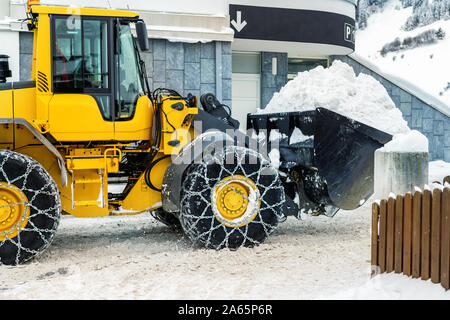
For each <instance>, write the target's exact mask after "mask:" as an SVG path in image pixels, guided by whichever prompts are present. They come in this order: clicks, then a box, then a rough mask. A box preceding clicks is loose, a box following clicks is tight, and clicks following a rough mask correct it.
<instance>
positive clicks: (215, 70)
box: [141, 39, 232, 107]
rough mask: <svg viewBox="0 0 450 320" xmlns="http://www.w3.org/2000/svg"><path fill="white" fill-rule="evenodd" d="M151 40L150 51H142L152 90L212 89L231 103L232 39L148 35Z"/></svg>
mask: <svg viewBox="0 0 450 320" xmlns="http://www.w3.org/2000/svg"><path fill="white" fill-rule="evenodd" d="M150 43H151V45H150V48H151V49H150V51H149V52H142V53H141V55H142V56H143V59H144V60H145V62H146V66H147V77H148V79H149V83H150V87H151V88H152V90H154V89H156V88H170V89H174V90H176V91H177V92H178V93H180V94H182V95H185V96H186V95H187V94H188V93H191V94H193V95H196V96H200V95H202V94H204V93H213V94H215V95H216V96H217V97H218V98H219V99H221V102H222V103H224V104H227V105H229V106H230V107H231V77H232V71H231V43H229V42H208V43H182V42H170V41H167V40H163V39H150ZM217 54H219V55H220V57H219V59H218V57H217ZM217 81H220V83H217ZM218 89H219V90H220V92H219V93H218V92H217V90H218Z"/></svg>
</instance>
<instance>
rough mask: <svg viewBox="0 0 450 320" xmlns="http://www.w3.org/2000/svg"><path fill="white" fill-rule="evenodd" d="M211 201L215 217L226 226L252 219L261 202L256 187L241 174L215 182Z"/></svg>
mask: <svg viewBox="0 0 450 320" xmlns="http://www.w3.org/2000/svg"><path fill="white" fill-rule="evenodd" d="M212 202H213V203H212V205H213V212H214V214H215V216H216V219H217V220H219V221H220V222H221V223H222V224H224V225H226V226H228V227H242V226H245V225H247V224H248V223H250V222H251V221H253V220H254V219H255V217H256V216H257V215H258V212H259V207H260V204H261V203H260V200H259V190H258V187H257V186H256V185H255V183H254V182H253V181H252V180H250V179H249V178H247V177H244V176H241V175H234V176H230V177H227V178H225V179H222V180H221V181H220V182H219V183H217V184H216V186H215V188H214V195H213V201H212Z"/></svg>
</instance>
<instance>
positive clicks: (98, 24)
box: [33, 7, 153, 142]
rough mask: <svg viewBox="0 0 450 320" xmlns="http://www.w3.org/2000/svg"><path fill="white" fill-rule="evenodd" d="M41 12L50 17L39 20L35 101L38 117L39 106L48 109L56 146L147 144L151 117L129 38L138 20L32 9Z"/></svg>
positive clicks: (108, 14) (89, 11) (88, 12)
mask: <svg viewBox="0 0 450 320" xmlns="http://www.w3.org/2000/svg"><path fill="white" fill-rule="evenodd" d="M42 8H47V10H48V11H49V12H48V14H46V15H45V14H43V13H44V12H42V14H39V16H38V20H37V21H38V23H37V31H36V32H37V43H38V45H37V48H36V46H35V55H36V72H37V73H36V80H37V95H38V96H39V95H41V96H42V97H41V101H39V97H38V101H37V102H38V103H37V104H38V105H37V109H38V111H39V102H41V104H42V102H43V103H44V108H45V103H48V113H47V116H48V119H45V118H44V119H43V120H47V123H48V125H46V128H45V129H46V131H48V133H50V134H51V135H52V136H53V137H54V138H55V139H56V140H58V141H102V142H104V141H123V140H126V141H130V140H146V139H149V137H150V131H151V130H150V128H151V119H152V112H153V111H152V108H151V102H150V100H149V98H148V97H147V95H146V93H145V91H144V74H143V70H142V65H141V64H140V57H139V51H138V48H137V43H136V40H135V39H134V37H133V34H132V25H133V24H135V23H136V22H139V21H140V20H139V19H138V17H137V16H135V17H129V16H125V17H123V16H122V17H117V16H112V14H114V11H112V12H111V11H110V10H109V11H107V10H102V9H80V10H79V11H78V12H77V13H78V14H63V13H64V11H61V9H59V8H56V9H54V10H53V11H54V12H51V11H52V10H51V9H49V7H36V9H35V7H33V9H35V10H36V11H39V10H43V9H42ZM70 10H73V9H70ZM102 13H103V14H104V15H102ZM46 19H48V27H49V29H48V31H49V33H50V38H49V41H48V44H49V47H50V48H49V51H50V56H49V57H48V58H50V61H48V62H50V63H49V66H50V69H51V71H50V72H45V71H43V70H42V69H45V67H46V63H45V58H46V57H45V53H44V52H42V51H43V50H44V49H45V46H39V44H40V43H41V42H45V41H43V39H45V38H46V35H45V34H44V32H45V29H46V28H42V29H41V25H42V26H44V27H45V26H46V23H45V20H46ZM35 40H36V37H35ZM42 48H44V49H42ZM48 73H50V74H51V77H50V78H51V82H49V81H48V78H49V77H48V76H47V75H48ZM42 80H45V82H44V81H42ZM49 95H50V96H49ZM41 109H42V106H41ZM44 117H45V113H44ZM41 122H42V121H41Z"/></svg>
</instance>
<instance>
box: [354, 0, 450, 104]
mask: <svg viewBox="0 0 450 320" xmlns="http://www.w3.org/2000/svg"><path fill="white" fill-rule="evenodd" d="M412 14H413V7H408V8H403V6H402V4H401V2H400V1H398V0H390V1H388V2H387V3H386V4H385V5H384V7H383V8H382V9H381V10H379V12H377V13H374V14H372V15H371V16H370V17H369V18H368V19H367V27H366V28H365V29H360V30H358V31H357V32H356V41H357V42H356V53H357V54H358V55H360V56H362V57H364V58H366V59H368V60H370V61H371V62H372V63H373V64H375V65H376V66H377V67H379V68H380V69H381V70H383V71H384V72H386V73H389V74H392V75H395V76H397V77H399V78H403V79H405V80H407V81H409V82H411V83H413V84H415V85H416V86H418V87H420V88H421V89H423V90H424V91H426V92H428V93H429V94H431V95H433V96H434V97H436V98H438V99H439V100H441V101H442V102H444V103H446V104H447V105H449V106H450V59H449V55H450V20H445V19H444V20H440V21H436V22H434V23H431V24H429V25H426V26H422V27H418V28H415V29H413V30H411V31H406V30H404V28H403V26H404V25H405V24H406V22H407V20H408V18H409V17H410V16H411V15H412ZM439 29H442V30H443V31H444V32H445V37H444V39H443V40H438V41H437V42H436V43H434V44H428V45H423V46H420V47H416V48H413V49H406V50H400V51H396V52H389V53H387V54H386V55H385V56H383V55H382V54H381V49H382V48H383V46H385V45H386V44H387V43H391V42H393V41H394V40H395V39H396V38H399V40H400V41H403V40H404V39H405V38H408V37H409V38H412V37H416V36H418V35H420V34H422V33H424V32H425V31H428V30H436V31H437V30H439Z"/></svg>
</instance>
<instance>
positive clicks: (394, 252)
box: [371, 177, 450, 290]
mask: <svg viewBox="0 0 450 320" xmlns="http://www.w3.org/2000/svg"><path fill="white" fill-rule="evenodd" d="M447 178H448V177H447ZM447 178H446V179H447ZM371 248H372V253H371V256H372V257H371V260H372V267H373V273H385V272H386V273H390V272H395V273H403V274H405V275H407V276H412V277H413V278H421V279H423V280H429V279H431V281H432V282H433V283H441V285H442V286H443V287H444V288H445V289H446V290H449V289H450V188H448V187H446V188H444V189H443V191H441V190H440V189H434V190H433V191H430V190H425V191H423V192H415V193H414V195H412V194H409V193H408V194H406V195H404V196H401V195H399V196H397V197H396V198H395V199H394V198H390V199H389V200H381V201H380V203H379V204H378V203H374V204H373V206H372V245H371Z"/></svg>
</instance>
